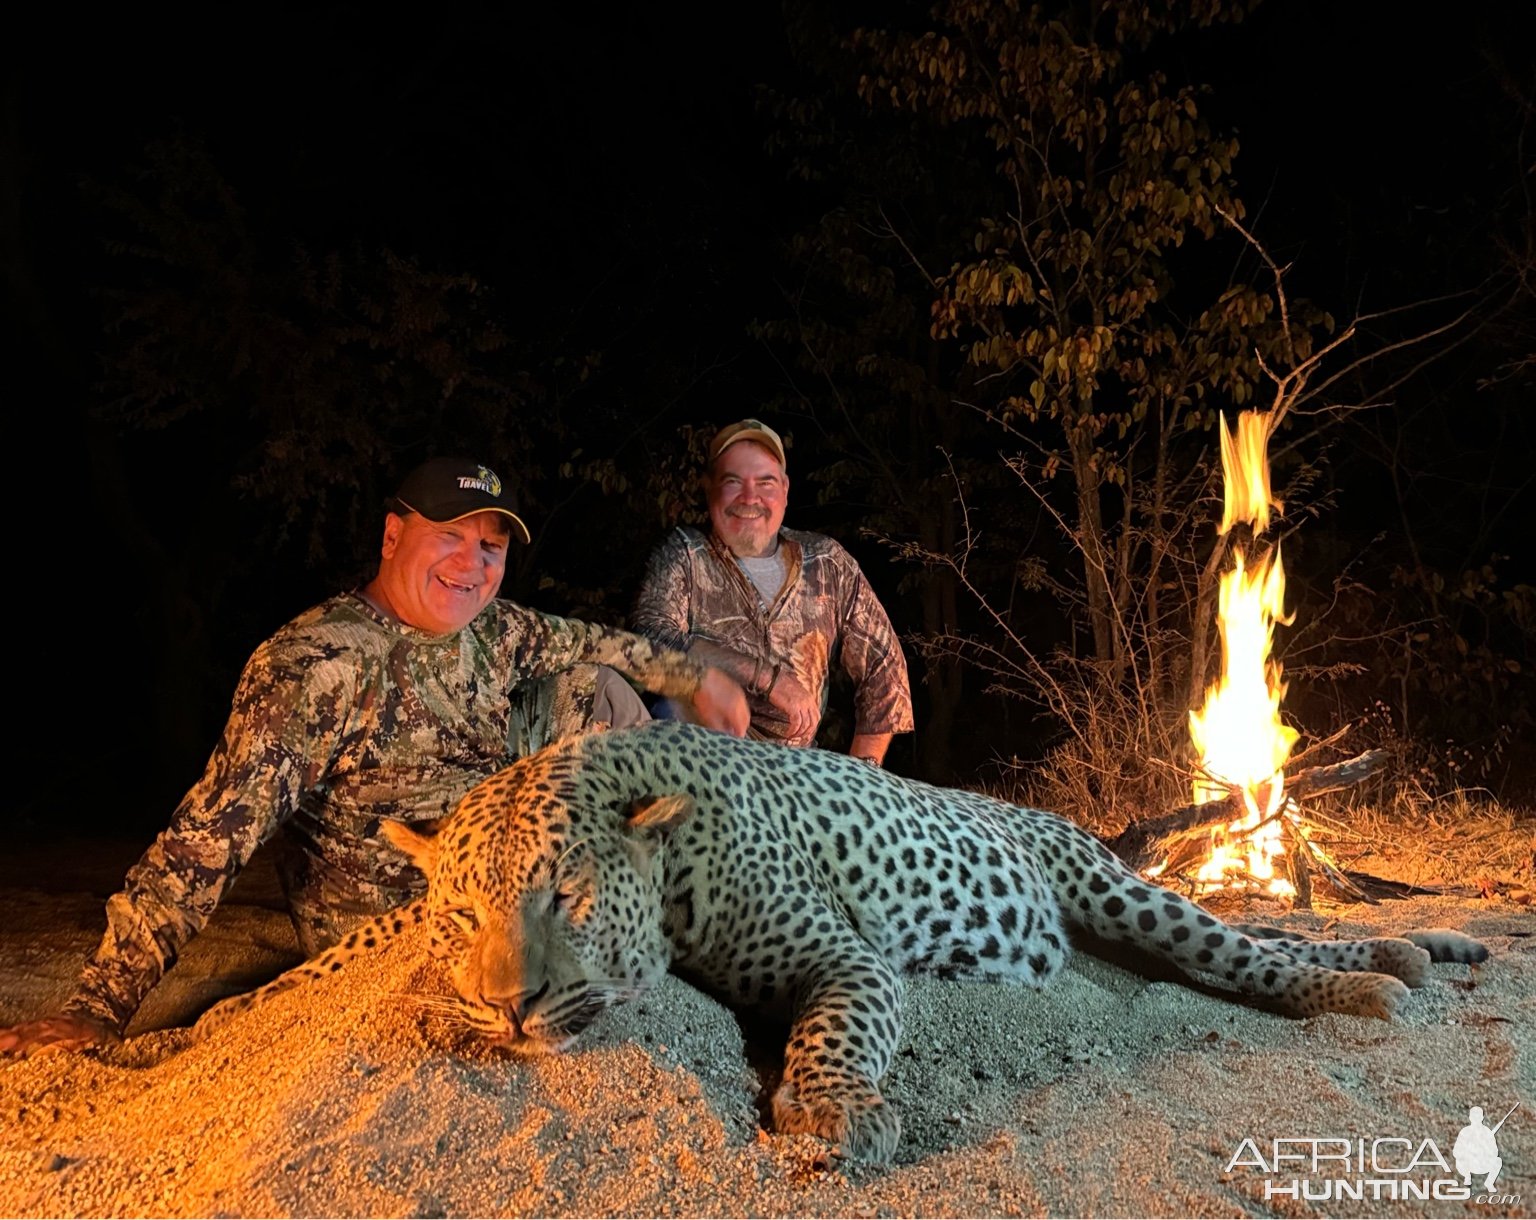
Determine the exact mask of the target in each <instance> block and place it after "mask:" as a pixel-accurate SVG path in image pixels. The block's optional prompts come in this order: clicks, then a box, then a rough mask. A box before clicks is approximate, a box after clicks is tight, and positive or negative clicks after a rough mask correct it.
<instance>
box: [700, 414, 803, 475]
mask: <svg viewBox="0 0 1536 1220" xmlns="http://www.w3.org/2000/svg"><path fill="white" fill-rule="evenodd" d="M737 441H756V442H757V443H758V444H759V445H762V446H763V447H764V448H765V449H767V450H768V451H769V452H770V453H772V454H773V456H774V457H776V458H778V459H779V465H780V466H782V467H784V469H785V470H788V469H789V463H788V462H786V461H785V460H784V441H783V439H782V438H781V437H780V436H779V434H778V433H777V432H775V431H774V430H773V429H772V428H770V427H769V426H768V425H767V424H765V423H763V421H762V420H760V419H740V420H737V421H736V422H735V423H734V424H726V426H725V427H723V428H721V429H720V431H718V432H716V433H715V439H714V440H712V441H710V442H709V460H710V463H711V464H713V463H714V460H715V459H716V458H717V457H719V456H720V455H721V454H722V453H724V452H725V451H726V450H727V449H729V448H730V447H731V446H732V445H734V444H735V443H736V442H737Z"/></svg>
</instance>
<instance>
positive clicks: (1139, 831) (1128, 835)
mask: <svg viewBox="0 0 1536 1220" xmlns="http://www.w3.org/2000/svg"><path fill="white" fill-rule="evenodd" d="M1388 758H1389V755H1388V753H1387V751H1385V750H1367V751H1366V752H1365V753H1364V754H1358V755H1356V756H1355V757H1354V758H1350V759H1346V760H1345V761H1343V762H1340V763H1333V764H1332V765H1330V766H1326V767H1309V768H1308V769H1307V770H1305V771H1298V772H1297V773H1296V774H1295V775H1288V776H1286V779H1285V794H1286V796H1288V797H1290V798H1291V799H1292V800H1293V801H1296V800H1301V799H1304V798H1306V797H1312V796H1322V795H1324V794H1325V793H1329V792H1338V791H1340V790H1341V789H1343V788H1348V787H1349V786H1350V785H1352V784H1358V783H1359V782H1360V781H1361V780H1363V779H1366V778H1368V777H1369V776H1372V775H1374V774H1376V772H1378V771H1380V770H1381V769H1382V767H1384V766H1385V765H1386V764H1387V760H1388ZM1246 808H1247V807H1246V805H1245V803H1244V800H1243V792H1242V789H1241V788H1232V789H1230V790H1229V792H1228V794H1227V796H1226V797H1225V799H1223V800H1218V801H1205V802H1203V803H1202V804H1198V805H1185V806H1183V807H1182V808H1180V809H1175V810H1173V812H1171V813H1164V814H1160V815H1159V816H1157V817H1153V818H1147V819H1146V820H1145V821H1141V822H1135V823H1132V824H1131V825H1130V826H1127V827H1126V828H1125V829H1124V830H1123V831H1121V832H1120V834H1119V835H1117V836H1116V837H1115V838H1114V839H1111V840H1109V841H1108V843H1107V844H1106V846H1108V848H1109V849H1110V850H1111V851H1112V852H1114V853H1115V855H1117V856H1119V857H1120V858H1121V859H1122V860H1124V861H1126V863H1128V864H1130V865H1131V866H1132V867H1133V868H1137V869H1143V868H1148V867H1151V865H1152V864H1154V863H1155V862H1156V858H1157V857H1156V851H1155V849H1156V848H1157V846H1158V844H1159V842H1160V841H1161V840H1163V839H1167V838H1171V837H1173V836H1174V835H1178V834H1180V833H1181V832H1184V831H1194V830H1202V831H1209V830H1211V829H1212V828H1214V827H1217V826H1225V825H1226V824H1227V823H1229V822H1235V821H1237V820H1238V819H1239V818H1241V817H1242V816H1243V814H1244V812H1245V811H1246Z"/></svg>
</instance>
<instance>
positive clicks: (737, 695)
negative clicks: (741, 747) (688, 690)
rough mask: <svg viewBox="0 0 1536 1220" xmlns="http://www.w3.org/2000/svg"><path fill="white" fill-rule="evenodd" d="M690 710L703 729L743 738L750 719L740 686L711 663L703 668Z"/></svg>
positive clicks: (745, 699) (750, 715)
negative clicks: (702, 675) (702, 676)
mask: <svg viewBox="0 0 1536 1220" xmlns="http://www.w3.org/2000/svg"><path fill="white" fill-rule="evenodd" d="M693 710H694V712H695V713H696V714H697V715H698V718H699V723H700V724H702V725H703V726H704V727H705V728H707V729H714V730H715V731H716V732H719V733H729V734H730V735H731V736H732V737H745V736H746V735H747V725H749V724H750V723H751V722H752V713H751V712H749V711H748V710H747V697H746V695H744V694H742V692H741V687H739V686H738V685H736V680H735V679H734V678H732V677H731V676H730V675H729V674H728V673H726V672H725V671H724V670H721V669H716V668H715V667H714V666H710V667H709V668H708V669H706V670H705V671H704V681H702V682H700V683H699V689H698V691H697V693H695V694H694V696H693Z"/></svg>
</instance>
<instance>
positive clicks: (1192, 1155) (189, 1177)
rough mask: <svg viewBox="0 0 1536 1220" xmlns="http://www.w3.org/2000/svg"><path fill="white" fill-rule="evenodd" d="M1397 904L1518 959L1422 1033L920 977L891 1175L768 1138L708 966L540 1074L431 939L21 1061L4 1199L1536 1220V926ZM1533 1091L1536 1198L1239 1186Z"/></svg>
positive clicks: (1, 1084) (899, 1072)
mask: <svg viewBox="0 0 1536 1220" xmlns="http://www.w3.org/2000/svg"><path fill="white" fill-rule="evenodd" d="M1371 915H1372V918H1373V919H1376V920H1377V922H1378V923H1381V922H1383V920H1382V919H1381V917H1382V916H1383V915H1387V916H1389V917H1390V921H1391V922H1394V923H1395V924H1396V926H1399V927H1402V926H1408V925H1410V924H1413V925H1417V926H1429V925H1449V926H1457V927H1462V928H1464V929H1465V930H1467V931H1469V932H1471V933H1472V934H1474V935H1480V936H1482V937H1483V938H1484V939H1485V940H1486V941H1487V942H1488V943H1489V944H1490V947H1492V948H1493V950H1494V952H1495V953H1496V955H1497V956H1496V957H1495V959H1494V960H1493V961H1492V962H1491V963H1489V964H1488V965H1486V966H1484V967H1481V968H1479V969H1477V970H1476V971H1475V972H1474V971H1473V970H1470V969H1469V968H1467V967H1463V966H1437V967H1434V968H1433V971H1432V977H1431V979H1430V980H1429V983H1428V984H1427V986H1425V987H1424V988H1423V989H1421V990H1419V991H1417V992H1415V993H1414V995H1413V997H1412V998H1411V999H1410V1001H1409V1003H1408V1004H1407V1005H1406V1010H1405V1013H1404V1014H1403V1015H1402V1017H1400V1019H1399V1020H1398V1021H1396V1022H1394V1023H1391V1024H1388V1023H1385V1022H1380V1021H1371V1020H1367V1019H1363V1018H1349V1017H1337V1016H1328V1017H1322V1018H1318V1019H1316V1020H1310V1021H1295V1020H1289V1019H1285V1018H1282V1017H1277V1016H1273V1015H1270V1014H1268V1013H1264V1012H1260V1011H1256V1010H1254V1009H1251V1008H1246V1007H1242V1006H1240V1005H1236V1004H1233V1003H1231V1002H1229V1001H1227V1000H1226V999H1223V998H1220V997H1214V996H1208V995H1204V994H1201V993H1200V992H1197V991H1194V990H1191V989H1190V988H1188V987H1186V986H1184V985H1182V984H1179V983H1174V982H1167V981H1160V982H1159V981H1149V980H1148V979H1146V978H1145V977H1142V976H1140V975H1139V974H1135V973H1131V972H1128V971H1125V970H1122V969H1120V968H1118V967H1116V966H1114V965H1110V964H1108V963H1106V962H1103V961H1101V960H1098V959H1096V958H1092V957H1088V956H1085V955H1079V956H1078V957H1077V958H1076V959H1075V960H1074V963H1073V966H1072V968H1071V969H1070V970H1069V971H1067V972H1066V973H1065V974H1064V975H1063V977H1062V978H1061V979H1060V980H1058V981H1057V982H1056V983H1055V984H1053V986H1052V987H1051V988H1049V989H1048V990H1047V991H1045V992H1041V993H1034V992H1029V991H1025V990H1022V989H1017V988H1012V987H990V986H985V985H976V984H948V983H939V982H934V981H924V980H917V981H914V982H913V984H912V986H911V989H910V993H909V997H908V1019H907V1036H906V1038H905V1040H904V1044H903V1047H902V1050H901V1052H900V1053H899V1054H898V1056H897V1059H896V1062H895V1064H894V1065H893V1068H892V1071H891V1074H890V1076H889V1078H888V1080H887V1090H886V1091H887V1095H888V1096H889V1097H890V1098H891V1100H892V1101H893V1102H894V1103H895V1104H896V1105H897V1106H898V1107H899V1109H900V1111H901V1113H902V1116H903V1120H904V1123H905V1128H906V1131H905V1136H904V1141H903V1145H902V1148H901V1151H900V1153H899V1155H898V1160H897V1163H896V1164H895V1165H893V1166H888V1167H882V1168H868V1167H859V1166H848V1165H840V1164H836V1163H829V1161H828V1157H827V1151H826V1149H825V1147H824V1146H823V1145H821V1144H820V1143H819V1142H818V1141H816V1140H813V1139H810V1138H808V1137H797V1138H784V1137H779V1136H769V1135H766V1134H764V1133H763V1130H762V1128H763V1125H764V1118H763V1115H762V1113H761V1108H762V1107H763V1105H764V1104H765V1102H764V1099H765V1097H766V1091H767V1090H769V1089H771V1087H772V1086H773V1084H774V1083H775V1081H774V1079H773V1074H774V1072H775V1071H776V1070H777V1065H778V1058H777V1056H778V1048H777V1047H776V1046H774V1045H773V1044H772V1042H771V1041H769V1040H768V1039H769V1038H770V1037H771V1036H772V1035H771V1031H763V1030H758V1029H756V1028H753V1029H752V1030H751V1035H752V1040H751V1041H745V1040H744V1038H743V1032H742V1026H741V1024H740V1023H739V1022H738V1020H737V1019H736V1017H735V1016H733V1015H732V1014H731V1013H730V1012H729V1011H728V1010H726V1009H725V1008H723V1007H721V1006H720V1005H718V1004H717V1003H715V1002H714V1001H713V1000H711V999H709V998H708V997H706V996H703V995H701V994H700V993H699V992H697V991H695V990H694V989H692V988H691V987H689V986H688V985H687V984H685V983H683V982H681V981H677V980H671V979H669V980H667V982H666V983H665V985H663V986H662V987H660V988H659V989H657V990H656V991H655V992H653V993H652V994H651V995H650V996H648V997H646V998H645V999H643V1000H642V1001H639V1002H637V1003H635V1004H632V1005H629V1006H627V1007H625V1008H622V1009H618V1010H615V1011H614V1012H612V1013H609V1014H608V1015H606V1016H605V1017H604V1018H603V1019H602V1020H601V1021H600V1022H599V1023H598V1024H597V1025H596V1026H595V1027H594V1028H593V1029H592V1030H591V1031H589V1033H588V1034H587V1035H585V1036H584V1037H583V1039H582V1041H581V1042H580V1044H579V1046H578V1049H577V1050H576V1051H575V1052H574V1053H569V1054H566V1055H561V1056H557V1057H547V1058H542V1059H536V1060H518V1059H513V1058H508V1057H505V1056H503V1055H501V1054H499V1053H496V1052H490V1051H486V1050H483V1049H480V1048H477V1047H476V1046H474V1045H473V1044H471V1043H469V1042H467V1041H466V1040H465V1039H464V1038H463V1037H462V1036H461V1035H459V1034H457V1033H456V1032H455V1031H453V1030H452V1029H450V1028H448V1027H447V1026H446V1025H445V1024H444V1022H443V1020H442V1018H441V1017H440V1016H438V1015H437V1011H436V1009H435V1008H434V1007H433V1006H432V1004H431V1003H430V1002H429V1000H426V999H423V997H430V996H432V995H435V994H439V993H440V992H441V990H442V987H443V982H442V980H441V978H440V976H439V975H438V973H437V970H436V968H435V967H434V966H432V965H430V964H428V963H426V962H425V960H424V955H423V954H422V953H421V951H420V946H419V945H417V944H416V943H414V942H413V941H410V940H407V941H405V942H402V943H401V944H398V945H396V946H395V947H393V948H392V949H390V950H389V951H388V952H385V953H381V954H379V955H377V956H375V957H373V958H370V959H363V960H359V961H357V962H355V963H353V964H352V965H351V966H349V967H348V968H347V969H346V970H345V971H344V972H342V973H340V974H338V975H334V976H332V977H330V978H328V979H325V980H323V981H321V982H319V983H316V984H315V985H313V986H312V987H309V988H305V989H300V990H298V991H294V992H289V993H286V994H284V995H281V996H279V997H277V998H275V999H274V1000H272V1001H271V1002H270V1003H268V1004H267V1005H266V1006H264V1007H263V1008H261V1009H259V1010H257V1011H255V1012H252V1013H249V1014H246V1015H245V1016H243V1017H241V1018H239V1019H237V1020H235V1021H233V1022H231V1023H230V1024H229V1025H228V1026H227V1027H225V1028H224V1029H222V1030H220V1031H218V1032H217V1033H216V1034H215V1035H214V1036H213V1037H211V1038H210V1039H208V1040H207V1041H205V1042H202V1043H197V1044H194V1043H192V1041H191V1039H190V1037H189V1036H188V1035H187V1034H186V1033H185V1032H182V1031H166V1032H157V1033H150V1034H146V1035H144V1036H142V1037H138V1038H134V1039H131V1040H130V1041H129V1042H128V1043H126V1044H125V1045H124V1046H123V1047H122V1048H120V1049H116V1050H113V1051H110V1052H106V1053H103V1054H102V1055H100V1056H99V1057H96V1056H92V1057H74V1056H65V1055H48V1056H42V1057H39V1058H37V1059H34V1060H29V1061H25V1062H22V1063H15V1064H11V1065H8V1066H5V1067H0V1120H3V1122H4V1125H5V1129H6V1131H7V1133H8V1134H7V1139H6V1142H5V1147H4V1151H3V1153H0V1212H3V1213H5V1214H12V1215H71V1216H94V1215H122V1216H138V1215H165V1216H198V1215H226V1216H245V1215H275V1216H289V1215H295V1216H297V1215H311V1216H333V1215H334V1216H386V1215H417V1216H431V1215H591V1216H601V1215H817V1216H822V1215H825V1216H831V1215H876V1214H899V1215H1039V1214H1051V1215H1152V1216H1158V1215H1232V1214H1279V1215H1292V1214H1294V1215H1315V1214H1318V1213H1319V1212H1322V1213H1326V1214H1340V1213H1347V1214H1363V1215H1416V1216H1422V1215H1427V1214H1434V1215H1460V1214H1476V1215H1521V1214H1530V1207H1529V1200H1530V1199H1531V1198H1533V1197H1536V1106H1533V1104H1532V1103H1533V1088H1532V1083H1533V1079H1536V1059H1533V1044H1536V1038H1533V1035H1532V1034H1531V1033H1530V1032H1529V1031H1531V1030H1532V1029H1533V1028H1536V970H1533V969H1531V967H1532V965H1533V964H1536V963H1533V961H1532V956H1533V954H1532V944H1533V942H1532V941H1531V940H1530V939H1529V938H1528V934H1529V932H1530V931H1531V929H1530V926H1529V924H1530V920H1529V918H1528V917H1527V916H1525V915H1523V913H1516V912H1513V911H1512V910H1511V909H1510V908H1503V909H1502V910H1498V909H1489V908H1488V907H1487V906H1486V904H1478V905H1477V906H1476V907H1474V906H1473V905H1472V904H1455V903H1450V902H1447V901H1440V902H1433V901H1430V900H1420V901H1419V902H1417V903H1411V904H1409V903H1402V904H1388V905H1387V906H1385V907H1383V908H1379V909H1377V910H1374V911H1372V912H1371ZM1297 922H1305V921H1304V920H1300V919H1298V921H1297ZM1349 931H1353V929H1341V930H1340V934H1346V932H1349ZM1517 1101H1523V1103H1524V1108H1523V1109H1521V1110H1520V1111H1518V1112H1517V1113H1516V1115H1515V1116H1514V1117H1513V1118H1511V1120H1510V1121H1509V1122H1508V1123H1507V1124H1506V1125H1505V1127H1504V1128H1503V1129H1502V1130H1501V1131H1500V1133H1499V1142H1500V1150H1501V1152H1502V1153H1503V1155H1504V1158H1505V1165H1506V1171H1505V1177H1504V1179H1502V1180H1501V1181H1500V1183H1499V1186H1500V1188H1501V1192H1502V1191H1509V1192H1515V1193H1520V1192H1522V1191H1523V1192H1524V1198H1525V1199H1526V1200H1527V1202H1526V1203H1523V1204H1521V1203H1516V1204H1509V1203H1500V1204H1495V1205H1492V1206H1489V1205H1487V1204H1474V1203H1471V1202H1466V1203H1463V1202H1457V1201H1445V1200H1441V1201H1438V1202H1434V1203H1432V1204H1429V1205H1426V1204H1424V1203H1419V1202H1415V1203H1401V1202H1391V1201H1385V1200H1383V1201H1377V1202H1373V1201H1371V1200H1370V1199H1366V1200H1364V1201H1361V1202H1348V1203H1343V1204H1340V1203H1336V1202H1335V1203H1332V1204H1328V1203H1323V1204H1314V1203H1292V1202H1290V1201H1289V1200H1288V1199H1287V1198H1285V1197H1280V1198H1271V1199H1268V1200H1266V1199H1265V1195H1264V1187H1265V1182H1266V1181H1267V1180H1268V1176H1267V1175H1265V1174H1263V1173H1260V1172H1258V1171H1256V1170H1254V1169H1252V1168H1251V1167H1239V1168H1238V1169H1237V1170H1236V1171H1235V1172H1233V1173H1231V1174H1228V1173H1226V1172H1224V1170H1225V1167H1226V1165H1227V1164H1228V1163H1229V1161H1230V1160H1231V1158H1232V1156H1233V1155H1234V1153H1235V1152H1236V1150H1237V1149H1238V1147H1239V1145H1240V1144H1241V1141H1242V1140H1244V1139H1246V1138H1253V1139H1255V1140H1257V1141H1259V1143H1260V1145H1261V1146H1263V1147H1265V1148H1267V1147H1268V1141H1269V1140H1271V1139H1273V1138H1276V1137H1306V1136H1315V1137H1318V1138H1322V1137H1347V1138H1357V1137H1364V1138H1365V1139H1366V1140H1367V1141H1369V1140H1371V1139H1373V1138H1378V1137H1393V1136H1402V1137H1408V1138H1412V1139H1413V1140H1415V1141H1416V1142H1417V1141H1419V1140H1422V1139H1424V1138H1431V1139H1433V1140H1435V1141H1436V1143H1437V1144H1438V1145H1439V1146H1440V1147H1441V1148H1443V1149H1444V1150H1445V1153H1446V1155H1447V1156H1449V1152H1450V1147H1451V1143H1452V1141H1453V1140H1454V1138H1455V1134H1456V1131H1457V1130H1458V1129H1459V1128H1460V1126H1461V1125H1462V1124H1463V1123H1464V1122H1465V1121H1466V1111H1467V1107H1468V1106H1469V1105H1482V1106H1483V1107H1484V1109H1485V1110H1488V1111H1489V1112H1490V1115H1491V1116H1493V1117H1496V1116H1497V1115H1498V1114H1502V1113H1503V1111H1504V1110H1506V1109H1508V1107H1509V1106H1510V1105H1512V1104H1515V1103H1516V1102H1517ZM1284 1176H1285V1180H1286V1181H1289V1180H1290V1178H1291V1177H1293V1176H1295V1175H1294V1174H1286V1175H1284ZM1436 1176H1440V1175H1436Z"/></svg>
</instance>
